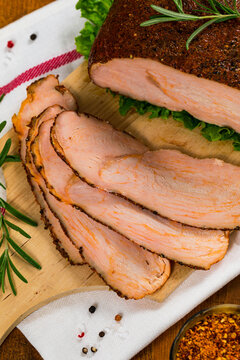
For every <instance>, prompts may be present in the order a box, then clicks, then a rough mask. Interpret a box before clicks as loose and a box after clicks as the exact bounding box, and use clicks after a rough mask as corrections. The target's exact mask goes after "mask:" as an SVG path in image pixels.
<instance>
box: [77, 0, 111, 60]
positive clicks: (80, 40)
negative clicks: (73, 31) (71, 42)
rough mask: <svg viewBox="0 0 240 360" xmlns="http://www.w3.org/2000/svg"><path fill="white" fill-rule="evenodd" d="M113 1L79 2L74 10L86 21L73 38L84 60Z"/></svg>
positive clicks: (85, 0)
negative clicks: (79, 11)
mask: <svg viewBox="0 0 240 360" xmlns="http://www.w3.org/2000/svg"><path fill="white" fill-rule="evenodd" d="M112 3H113V0H79V1H78V3H77V5H76V9H77V10H81V15H82V17H83V18H85V19H87V20H88V21H87V22H86V23H85V26H84V28H83V29H82V30H81V31H80V34H79V36H77V37H76V38H75V44H76V48H77V51H78V52H79V53H80V54H82V55H83V56H84V57H85V59H87V58H88V57H89V54H90V51H91V48H92V45H93V43H94V40H95V38H96V36H97V34H98V32H99V30H100V28H101V26H102V24H103V22H104V20H105V19H106V17H107V14H108V12H109V9H110V7H111V6H112Z"/></svg>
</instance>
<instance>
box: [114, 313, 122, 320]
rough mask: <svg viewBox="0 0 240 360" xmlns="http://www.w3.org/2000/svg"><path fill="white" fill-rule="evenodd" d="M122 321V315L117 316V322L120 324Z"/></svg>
mask: <svg viewBox="0 0 240 360" xmlns="http://www.w3.org/2000/svg"><path fill="white" fill-rule="evenodd" d="M121 320H122V315H120V314H117V315H116V316H115V321H117V322H119V321H121Z"/></svg>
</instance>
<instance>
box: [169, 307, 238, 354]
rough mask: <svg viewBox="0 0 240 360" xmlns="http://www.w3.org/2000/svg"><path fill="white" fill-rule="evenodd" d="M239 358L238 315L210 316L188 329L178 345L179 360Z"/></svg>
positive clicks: (221, 314) (222, 314)
mask: <svg viewBox="0 0 240 360" xmlns="http://www.w3.org/2000/svg"><path fill="white" fill-rule="evenodd" d="M239 356H240V315H239V314H225V313H220V314H212V315H208V316H207V317H206V318H204V319H202V320H200V321H198V322H197V323H196V325H195V326H194V327H193V328H191V329H188V330H187V331H186V333H185V335H184V337H183V338H182V339H181V341H180V342H179V345H178V352H177V354H176V359H179V360H188V359H194V360H200V359H201V360H205V359H206V360H224V359H226V360H228V359H229V360H230V359H238V358H239Z"/></svg>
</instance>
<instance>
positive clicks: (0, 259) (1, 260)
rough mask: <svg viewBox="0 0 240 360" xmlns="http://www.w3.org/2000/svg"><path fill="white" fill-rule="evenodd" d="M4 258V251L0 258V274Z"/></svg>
mask: <svg viewBox="0 0 240 360" xmlns="http://www.w3.org/2000/svg"><path fill="white" fill-rule="evenodd" d="M4 256H5V251H4V252H3V253H2V255H1V257H0V273H1V265H2V262H3V259H4Z"/></svg>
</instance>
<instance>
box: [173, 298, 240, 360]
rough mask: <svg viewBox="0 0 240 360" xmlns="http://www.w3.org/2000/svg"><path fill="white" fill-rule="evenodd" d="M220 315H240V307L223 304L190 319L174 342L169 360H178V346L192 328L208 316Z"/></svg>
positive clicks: (202, 311)
mask: <svg viewBox="0 0 240 360" xmlns="http://www.w3.org/2000/svg"><path fill="white" fill-rule="evenodd" d="M219 313H227V314H240V305H234V304H221V305H216V306H213V307H210V308H208V309H205V310H201V311H199V312H198V313H197V314H195V315H193V316H192V317H191V318H190V319H188V320H187V321H186V322H185V324H184V325H183V326H182V328H181V329H180V330H179V332H178V334H177V336H176V338H175V340H174V341H173V344H172V347H171V350H170V357H169V360H176V354H177V351H178V346H179V343H180V341H181V339H182V338H183V337H184V335H185V334H186V332H187V330H188V329H190V328H192V327H193V326H194V325H195V324H196V323H197V322H198V321H200V320H202V319H203V318H205V317H206V316H207V315H210V314H219Z"/></svg>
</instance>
